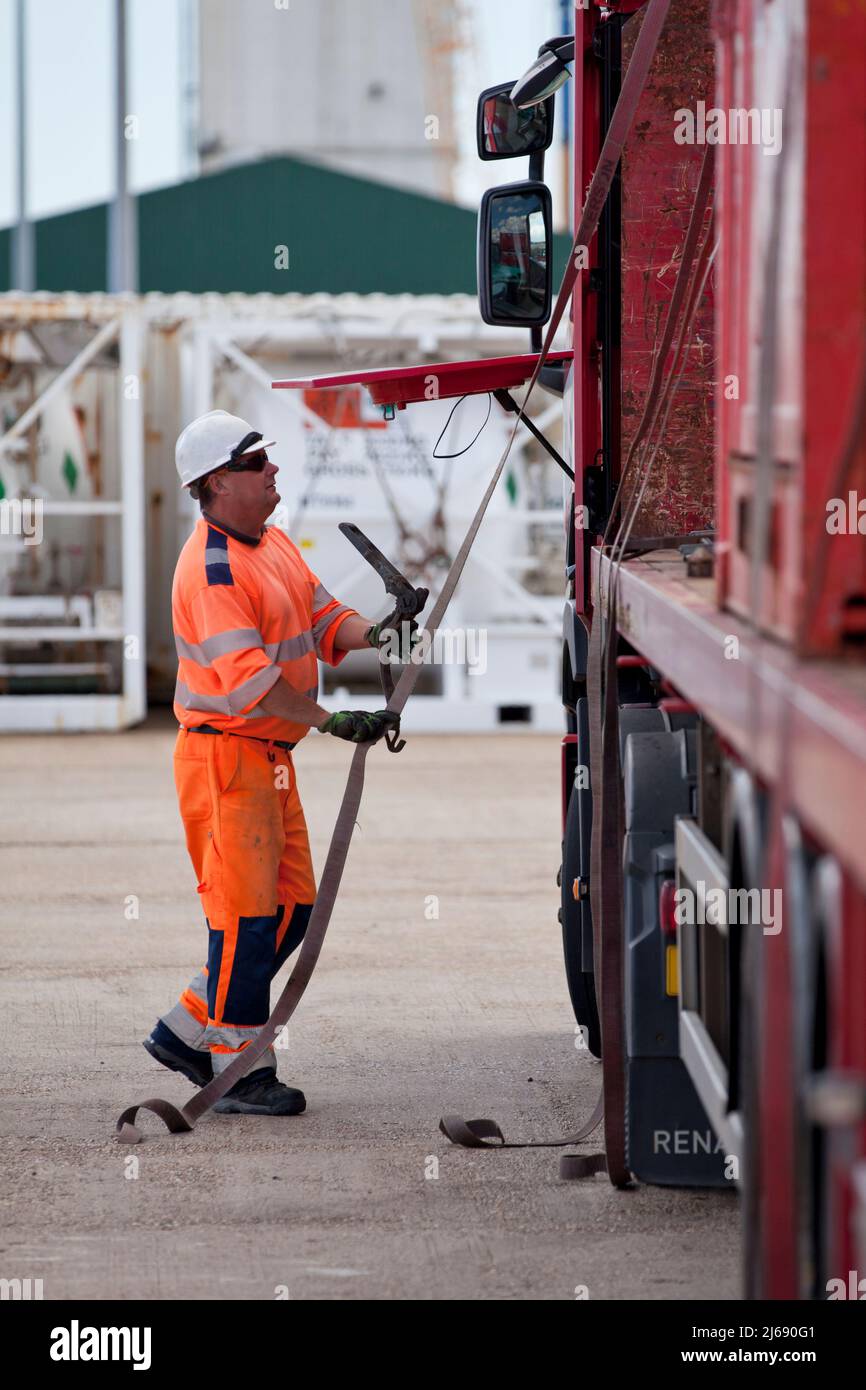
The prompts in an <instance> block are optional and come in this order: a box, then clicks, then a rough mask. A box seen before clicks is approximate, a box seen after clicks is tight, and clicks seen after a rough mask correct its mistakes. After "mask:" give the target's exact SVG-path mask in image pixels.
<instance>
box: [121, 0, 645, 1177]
mask: <svg viewBox="0 0 866 1390" xmlns="http://www.w3.org/2000/svg"><path fill="white" fill-rule="evenodd" d="M669 6H670V0H649V3H648V6H647V11H646V16H645V18H644V22H643V25H642V27H641V31H640V34H639V36H638V39H637V42H636V44H635V48H634V52H633V54H632V58H631V62H630V63H629V66H628V70H627V72H626V75H625V78H624V80H623V84H622V89H621V91H620V96H619V100H618V101H617V104H616V107H615V108H614V111H613V114H612V116H611V120H610V124H609V126H608V129H607V134H606V135H605V139H604V144H603V146H602V149H601V153H600V155H599V160H598V164H597V166H596V169H595V172H594V174H593V177H592V181H591V183H590V186H589V191H588V193H587V196H586V202H585V204H584V208H583V212H582V214H581V218H580V224H579V226H578V228H577V232H576V234H575V238H574V244H573V246H572V248H571V252H570V254H569V260H568V265H567V267H566V270H565V274H564V275H563V279H562V283H561V285H560V288H559V293H558V295H557V298H556V304H555V305H554V309H553V313H552V315H551V318H550V322H549V323H548V326H547V331H546V334H545V338H544V344H543V347H542V350H541V352H540V353H539V356H538V360H537V361H536V364H535V367H534V369H533V372H532V376H531V377H530V380H529V384H528V386H527V389H526V396H525V398H524V403H523V407H522V408H521V410H520V411H519V412H518V413H517V414H516V415H515V418H514V424H513V426H512V430H511V433H510V435H509V437H508V440H507V442H506V445H505V448H504V450H503V452H502V456H501V458H500V459H499V462H498V464H497V465H496V469H495V471H494V473H493V476H492V478H491V479H490V482H489V483H488V485H487V489H486V491H485V493H484V496H483V497H482V499H481V502H480V503H479V506H478V510H477V511H476V513H475V516H474V517H473V519H472V522H471V523H470V526H469V529H468V531H467V532H466V536H465V537H464V539H463V542H462V544H461V546H460V549H459V550H458V552H457V554H456V556H455V558H454V562H453V564H452V566H451V568H450V570H449V571H448V574H447V576H446V579H445V582H444V584H443V585H442V588H441V590H440V592H439V595H438V597H437V599H436V602H435V604H434V606H433V610H432V612H431V614H430V618H429V620H428V622H427V624H426V627H427V630H428V631H429V632H430V633H431V636H432V635H435V633H436V631H437V629H438V627H439V625H440V624H441V622H442V619H443V617H444V615H445V612H446V610H447V608H448V604H449V603H450V601H451V597H452V595H453V593H454V590H455V589H456V587H457V584H458V582H459V580H460V576H461V574H462V573H463V568H464V566H465V564H466V560H467V558H468V556H469V552H470V550H471V549H472V546H473V543H474V541H475V537H476V535H477V534H478V530H479V527H480V526H481V522H482V521H483V519H484V514H485V512H486V511H487V507H488V504H489V502H490V499H491V497H492V496H493V493H494V491H495V490H496V485H497V483H498V482H499V479H500V477H501V475H502V472H503V469H504V468H505V464H506V462H507V460H508V456H509V454H510V452H511V448H512V445H513V443H514V438H515V435H516V433H517V430H518V427H519V425H520V422H521V420H522V419H523V412H524V410H525V408H526V405H527V403H528V401H529V398H530V396H531V394H532V392H533V390H534V388H535V385H536V382H537V381H538V377H539V374H540V372H541V368H542V367H543V365H544V363H545V360H546V358H547V355H548V353H549V352H550V348H551V344H552V342H553V338H554V335H555V334H556V330H557V328H558V327H559V324H560V322H561V320H562V317H563V314H564V313H565V310H566V307H567V305H568V301H569V299H570V297H571V293H572V290H573V288H574V285H575V282H576V280H577V275H578V271H579V269H580V268H581V266H582V264H583V255H582V248H584V247H587V246H589V243H590V242H591V240H592V238H593V236H594V234H595V232H596V229H597V227H598V221H599V217H600V216H601V212H602V208H603V207H604V203H605V200H606V198H607V195H608V192H609V190H610V186H611V183H612V182H613V178H614V175H615V173H616V169H617V165H618V164H619V160H620V157H621V155H622V150H623V146H624V144H625V140H626V136H627V135H628V133H629V130H630V128H631V125H632V121H633V119H634V114H635V111H636V109H637V104H638V101H639V99H640V96H641V93H642V91H643V88H644V86H645V83H646V79H647V75H648V72H649V68H650V64H651V62H652V59H653V55H654V53H655V50H656V47H657V44H658V40H659V35H660V33H661V29H662V26H663V24H664V21H665V18H666V16H667V12H668V8H669ZM614 651H615V644H614ZM614 659H615V658H614ZM420 673H421V666H420V664H416V663H411V664H410V665H408V666H406V667H405V668H404V670H403V673H402V675H401V676H400V679H399V680H398V682H397V684H396V686H395V688H394V693H393V695H392V697H391V699H390V700H389V701H388V704H387V708H388V709H389V710H391V711H392V712H394V713H397V714H399V713H401V712H402V710H403V707H404V706H405V704H406V701H407V700H408V698H409V696H410V694H411V693H412V690H413V689H414V687H415V684H416V682H417V680H418V678H419V675H420ZM612 684H613V689H614V698H615V689H616V682H615V680H614V681H613V682H612ZM371 747H372V745H371V744H369V743H361V744H358V746H357V747H356V749H355V751H354V754H353V757H352V763H351V766H350V769H349V776H348V779H347V782H346V788H345V791H344V792H343V800H342V802H341V805H340V810H339V813H338V815H337V820H336V824H335V826H334V831H333V835H332V837H331V843H330V846H329V848H328V855H327V858H326V860H325V867H324V870H323V873H322V878H321V882H320V884H319V888H318V892H317V895H316V901H315V903H314V905H313V910H312V913H311V914H310V920H309V924H308V926H307V930H306V933H305V935H304V939H303V941H302V943H301V948H300V951H299V954H298V959H297V961H296V962H295V966H294V969H293V970H292V973H291V975H290V976H289V979H288V980H287V981H286V984H285V987H284V988H283V992H282V994H281V995H280V997H279V999H278V1001H277V1004H276V1006H275V1008H274V1009H273V1012H272V1013H271V1016H270V1018H269V1019H268V1022H267V1023H266V1024H265V1025H264V1027H263V1028H262V1030H261V1032H260V1033H259V1034H258V1036H257V1037H256V1038H255V1039H254V1040H253V1041H252V1042H251V1043H249V1044H248V1045H247V1046H246V1047H245V1048H244V1049H243V1051H242V1052H240V1053H239V1054H238V1056H237V1057H236V1058H235V1059H234V1061H233V1062H232V1063H231V1064H230V1065H229V1066H228V1067H227V1068H226V1070H225V1071H224V1072H221V1073H220V1075H219V1076H215V1077H214V1078H213V1080H212V1081H209V1082H208V1084H207V1085H206V1086H204V1087H202V1089H201V1090H199V1091H197V1092H196V1093H195V1095H194V1096H193V1097H192V1098H191V1099H190V1100H189V1101H188V1102H187V1104H186V1105H184V1106H183V1107H182V1108H181V1109H178V1107H177V1106H175V1105H173V1104H172V1103H171V1102H170V1101H166V1100H161V1099H159V1098H157V1099H151V1100H145V1101H140V1102H139V1103H138V1104H137V1105H131V1106H129V1107H128V1108H127V1109H126V1110H124V1111H123V1113H122V1115H121V1116H120V1118H119V1119H118V1121H117V1126H116V1133H117V1138H118V1140H119V1141H120V1142H121V1143H123V1144H134V1143H138V1142H140V1141H141V1139H142V1138H143V1136H142V1134H141V1132H140V1131H139V1129H138V1128H137V1126H136V1119H137V1118H138V1114H139V1111H141V1110H146V1111H148V1112H150V1113H151V1114H153V1115H156V1116H157V1117H158V1118H159V1119H161V1120H162V1121H163V1123H164V1124H165V1126H166V1128H167V1129H168V1131H169V1132H170V1133H171V1134H181V1133H188V1132H189V1131H191V1130H192V1129H193V1128H194V1127H195V1124H196V1121H197V1120H199V1119H200V1118H201V1116H202V1115H204V1114H206V1113H207V1111H208V1110H210V1108H211V1106H213V1105H214V1104H215V1103H216V1102H217V1101H218V1100H220V1099H221V1098H222V1097H223V1096H224V1095H225V1094H226V1092H227V1091H228V1090H230V1089H231V1087H232V1086H234V1084H235V1083H236V1082H237V1081H240V1079H241V1078H242V1077H243V1076H245V1075H246V1074H247V1072H249V1071H251V1070H252V1069H253V1068H254V1066H255V1063H256V1062H257V1061H258V1060H259V1058H260V1057H261V1056H262V1055H263V1054H264V1053H265V1052H266V1051H267V1050H268V1048H269V1047H270V1046H271V1044H272V1042H273V1041H274V1039H275V1038H276V1037H277V1036H278V1034H280V1033H281V1032H282V1030H283V1028H284V1027H285V1026H286V1024H287V1023H288V1021H289V1019H290V1018H291V1017H292V1015H293V1013H294V1012H295V1009H296V1008H297V1006H298V1004H299V1003H300V1000H301V998H302V996H303V994H304V991H305V990H306V988H307V985H308V984H309V981H310V978H311V976H312V974H313V971H314V970H315V967H316V963H317V961H318V958H319V954H320V952H321V949H322V945H323V943H324V940H325V934H326V932H327V930H328V925H329V923H330V920H331V913H332V912H333V908H334V903H335V901H336V898H337V893H338V891H339V887H340V882H341V880H342V876H343V869H344V867H345V863H346V858H347V855H348V852H349V845H350V842H351V839H352V832H353V830H354V827H355V822H356V818H357V814H358V810H359V807H360V804H361V796H362V793H363V789H364V771H365V765H366V760H367V754H368V752H369V750H370V748H371ZM620 844H621V841H620ZM616 864H617V872H616V874H614V875H613V877H614V878H618V876H619V867H620V866H619V848H617V851H616ZM619 1008H620V1012H621V1008H622V1005H621V1003H620V1006H619ZM602 1026H603V1027H604V1024H603V1025H602ZM603 1037H604V1034H603ZM448 1119H449V1123H450V1124H452V1125H455V1124H456V1122H457V1119H458V1117H454V1116H451V1117H448ZM600 1119H601V1100H599V1102H598V1103H597V1104H596V1107H595V1114H594V1115H593V1116H591V1117H590V1119H589V1120H588V1121H587V1122H586V1124H585V1125H583V1126H582V1127H581V1128H580V1129H579V1130H578V1131H577V1135H579V1136H580V1138H585V1137H586V1136H587V1135H588V1134H589V1133H591V1132H592V1130H593V1129H595V1128H596V1126H597V1125H598V1123H599V1121H600ZM618 1123H620V1125H622V1124H624V1110H622V1111H621V1112H620V1116H619V1120H618ZM472 1125H473V1126H474V1128H470V1127H469V1125H467V1126H466V1131H467V1133H468V1134H469V1135H470V1136H471V1140H472V1147H478V1146H479V1141H483V1138H484V1137H485V1136H484V1135H482V1133H481V1128H485V1127H490V1128H487V1129H486V1137H495V1135H496V1133H497V1132H500V1131H499V1127H498V1126H496V1125H495V1123H494V1121H473V1122H472ZM479 1127H481V1128H479ZM443 1132H444V1133H446V1134H447V1133H448V1130H443ZM454 1132H455V1133H459V1130H457V1129H455V1130H454ZM449 1137H451V1136H450V1135H449ZM455 1142H462V1141H461V1140H459V1139H458V1140H456V1141H455ZM502 1142H503V1144H504V1142H505V1141H504V1139H503V1141H502ZM576 1142H578V1140H577V1138H573V1137H570V1138H568V1139H565V1140H555V1141H549V1142H548V1143H546V1144H542V1145H540V1147H552V1146H553V1145H555V1144H563V1143H576ZM480 1146H481V1147H490V1146H489V1145H486V1144H483V1142H482V1143H480ZM507 1147H510V1148H516V1147H526V1146H519V1145H514V1144H511V1145H508V1146H507ZM530 1147H534V1146H530ZM574 1158H578V1156H574ZM563 1162H565V1163H572V1162H573V1160H572V1159H569V1160H563ZM604 1163H605V1160H604V1156H603V1155H590V1156H587V1157H585V1158H584V1157H580V1159H579V1162H578V1163H577V1165H576V1166H577V1168H578V1169H580V1168H581V1167H582V1166H585V1165H587V1164H588V1165H589V1167H590V1170H591V1171H592V1172H599V1171H602V1170H603V1168H604ZM580 1175H582V1173H581V1174H580Z"/></svg>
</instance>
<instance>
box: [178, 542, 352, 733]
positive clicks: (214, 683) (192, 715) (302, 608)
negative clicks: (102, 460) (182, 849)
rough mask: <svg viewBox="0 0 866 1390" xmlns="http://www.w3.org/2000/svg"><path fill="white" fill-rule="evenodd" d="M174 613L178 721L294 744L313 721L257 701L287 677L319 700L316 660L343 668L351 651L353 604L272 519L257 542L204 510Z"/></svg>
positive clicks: (183, 557) (183, 564)
mask: <svg viewBox="0 0 866 1390" xmlns="http://www.w3.org/2000/svg"><path fill="white" fill-rule="evenodd" d="M171 611H172V622H173V625H174V640H175V645H176V647H177V655H178V661H179V667H178V676H177V687H176V689H175V696H174V712H175V715H176V716H177V720H178V723H179V724H181V725H182V726H183V727H184V728H185V729H194V728H196V726H197V725H199V724H209V725H211V726H212V727H213V728H216V729H224V730H225V731H226V732H227V733H235V734H246V735H247V736H248V737H250V736H251V737H254V738H265V739H279V740H281V741H285V742H287V743H298V742H299V741H300V740H301V739H302V738H303V737H304V735H305V734H307V733H309V728H308V726H307V725H305V724H294V723H291V722H289V721H287V720H285V719H277V718H274V717H273V716H272V715H266V714H262V713H261V712H260V710H259V709H258V702H259V700H261V699H262V697H263V696H264V695H266V694H267V693H268V691H269V690H270V689H271V686H272V685H274V684H275V683H276V682H277V681H278V680H279V679H280V677H281V676H284V677H285V678H286V680H287V681H288V683H289V684H290V685H291V686H292V687H293V688H294V689H295V690H297V691H298V692H299V693H300V694H302V695H307V696H309V698H310V699H311V700H315V699H317V698H318V693H319V670H318V665H317V658H321V660H322V661H325V662H327V663H328V665H329V666H338V665H339V663H340V662H341V661H342V660H343V658H344V656H346V652H345V651H338V650H337V649H335V647H334V638H335V636H336V634H337V629H338V628H339V626H340V624H341V623H343V622H345V620H346V618H348V617H350V616H351V615H352V614H354V613H355V611H356V610H355V609H354V608H348V607H346V605H345V604H342V603H338V602H337V600H336V599H335V598H333V597H332V595H331V594H329V593H328V591H327V589H325V587H324V586H323V585H322V584H321V583H320V582H319V580H318V578H317V577H316V575H315V574H313V572H312V570H311V569H310V568H309V566H308V565H307V563H306V561H305V560H304V558H303V556H302V555H301V553H300V551H299V550H298V548H297V546H296V545H294V544H293V543H292V541H290V540H289V538H288V536H287V535H285V533H284V532H282V531H280V530H278V529H277V527H276V526H268V527H266V528H265V530H264V533H263V535H262V538H261V540H259V541H253V540H250V539H248V538H244V537H241V536H239V535H238V533H237V532H232V531H231V530H230V529H228V528H226V527H223V526H218V525H216V524H215V523H214V522H212V521H210V520H208V519H207V518H206V517H201V518H200V520H199V521H198V522H197V523H196V527H195V530H194V531H193V533H192V535H191V536H190V537H189V540H188V541H187V542H186V545H185V546H184V547H183V550H182V551H181V553H180V558H179V559H178V562H177V569H176V570H175V574H174V584H173V586H172V594H171Z"/></svg>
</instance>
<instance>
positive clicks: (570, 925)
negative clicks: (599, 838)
mask: <svg viewBox="0 0 866 1390" xmlns="http://www.w3.org/2000/svg"><path fill="white" fill-rule="evenodd" d="M579 846H580V822H579V808H578V793H577V792H576V791H573V792H572V794H571V796H570V797H569V801H568V811H567V812H566V817H565V839H564V840H563V844H562V873H561V875H560V878H561V885H562V906H561V907H560V909H559V920H560V922H561V923H562V951H563V955H564V957H565V977H566V980H567V982H568V992H569V994H570V995H571V1006H572V1008H573V1009H574V1016H575V1018H576V1019H577V1022H578V1023H579V1024H580V1027H581V1029H582V1031H583V1037H584V1040H585V1042H586V1046H587V1048H588V1049H589V1051H590V1052H591V1053H592V1055H593V1057H601V1026H600V1024H599V1019H598V1005H597V1003H596V998H595V976H594V975H593V974H592V973H591V972H590V971H586V970H584V969H583V959H584V957H583V948H582V939H581V930H582V928H581V917H582V914H581V904H580V903H579V902H578V901H577V900H576V898H575V896H574V883H575V880H576V879H577V878H579V877H580V862H579ZM587 908H588V904H587ZM584 915H585V917H586V918H588V916H589V913H588V911H587V912H586V913H585V914H584Z"/></svg>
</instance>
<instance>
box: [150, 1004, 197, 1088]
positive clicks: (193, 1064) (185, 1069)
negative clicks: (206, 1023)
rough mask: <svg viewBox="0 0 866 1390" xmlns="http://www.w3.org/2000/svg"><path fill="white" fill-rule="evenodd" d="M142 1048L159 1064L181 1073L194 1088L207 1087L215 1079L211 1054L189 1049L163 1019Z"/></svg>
mask: <svg viewBox="0 0 866 1390" xmlns="http://www.w3.org/2000/svg"><path fill="white" fill-rule="evenodd" d="M142 1047H143V1048H144V1050H145V1052H149V1053H150V1055H151V1057H153V1058H154V1059H155V1060H156V1061H157V1062H161V1063H162V1065H163V1066H164V1067H168V1069H169V1071H179V1072H180V1074H181V1076H185V1077H186V1079H187V1081H191V1082H192V1084H193V1085H194V1086H206V1085H207V1083H208V1082H209V1081H210V1080H212V1078H213V1064H212V1063H211V1056H210V1052H198V1051H196V1049H195V1048H194V1047H188V1046H187V1044H186V1043H185V1042H183V1041H182V1040H181V1039H180V1038H179V1037H178V1036H177V1034H176V1033H173V1032H172V1031H171V1029H170V1028H169V1027H168V1025H167V1024H165V1023H163V1021H162V1019H160V1020H159V1022H158V1023H157V1025H156V1027H155V1028H154V1030H153V1032H152V1033H151V1035H150V1037H149V1038H147V1039H146V1041H145V1042H143V1043H142Z"/></svg>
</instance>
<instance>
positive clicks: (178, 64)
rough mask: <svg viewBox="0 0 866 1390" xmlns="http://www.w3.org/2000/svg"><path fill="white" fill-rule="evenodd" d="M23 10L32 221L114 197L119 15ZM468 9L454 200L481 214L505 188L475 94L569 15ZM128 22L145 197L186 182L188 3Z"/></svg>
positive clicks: (0, 121) (150, 6)
mask: <svg viewBox="0 0 866 1390" xmlns="http://www.w3.org/2000/svg"><path fill="white" fill-rule="evenodd" d="M237 3H238V4H243V3H244V0H237ZM344 3H346V4H359V3H363V0H344ZM393 3H394V4H408V3H410V0H393ZM28 5H29V11H28V13H29V25H28V29H29V37H30V43H29V53H28V83H29V90H28V136H29V151H28V204H29V210H30V215H31V216H32V217H41V216H45V215H46V214H49V213H53V212H59V211H62V210H65V209H67V208H71V207H82V206H87V205H88V204H92V203H98V202H101V201H104V200H105V199H106V198H108V197H109V196H110V195H111V192H112V187H113V181H112V161H111V143H110V129H111V113H112V81H113V77H112V65H111V47H112V34H113V21H112V15H113V3H112V0H28ZM463 5H464V8H465V11H466V15H467V25H468V29H469V32H470V34H471V36H472V39H473V42H472V43H471V45H470V46H469V47H467V48H466V49H465V50H464V51H463V52H462V53H461V54H460V55H459V57H458V62H457V102H458V119H459V125H460V129H461V131H463V133H464V137H465V143H464V149H463V151H462V155H461V164H460V169H459V171H458V180H457V197H458V201H460V202H463V203H467V204H474V203H477V200H478V198H479V197H480V194H481V191H482V190H483V189H484V188H485V187H488V186H490V185H491V184H495V183H501V182H502V181H503V179H502V173H501V166H497V165H496V164H486V165H485V164H481V162H480V161H479V160H478V159H477V158H476V156H475V152H474V120H475V115H474V113H475V102H476V98H477V95H478V92H479V91H480V90H481V89H482V87H485V86H489V85H491V84H492V83H493V82H496V81H498V80H500V79H503V78H510V77H516V76H518V75H519V74H520V73H521V72H522V71H523V70H524V69H525V68H526V67H527V66H528V65H529V63H530V62H531V61H532V59H533V58H534V56H535V53H536V50H537V48H538V45H539V44H540V43H542V42H543V41H544V40H545V39H548V38H550V37H551V36H552V35H553V34H555V33H558V32H560V24H561V18H560V15H561V8H562V7H561V4H560V0H463ZM15 7H16V6H15V0H0V225H5V224H8V223H9V222H10V221H11V220H12V219H13V217H14V209H15V179H16V141H15V132H16V125H17V122H16V117H15V82H14V74H15V69H14V51H15ZM129 12H130V28H131V35H130V37H131V42H130V46H129V51H130V53H131V54H132V55H133V61H132V63H131V70H130V74H129V83H130V94H129V109H130V110H131V111H134V112H136V113H137V114H138V115H139V116H140V118H141V136H140V138H139V139H137V140H135V141H131V142H130V155H131V161H132V163H131V174H132V181H133V186H134V187H135V188H136V189H137V190H141V189H144V188H152V187H156V186H159V185H161V184H166V183H172V182H176V181H177V180H178V179H180V178H183V177H185V176H186V174H187V165H186V163H185V159H186V157H187V156H186V154H185V151H184V150H183V148H182V139H181V130H182V121H181V112H180V102H181V85H182V83H181V77H182V67H183V63H184V58H183V54H184V35H183V13H184V5H183V0H130V11H129ZM521 164H522V161H521ZM558 175H559V170H558V168H557V165H556V164H555V163H554V162H553V161H551V167H550V170H549V181H550V182H551V184H552V187H553V192H554V199H555V202H559V200H560V198H561V191H560V184H561V175H559V176H558Z"/></svg>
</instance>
